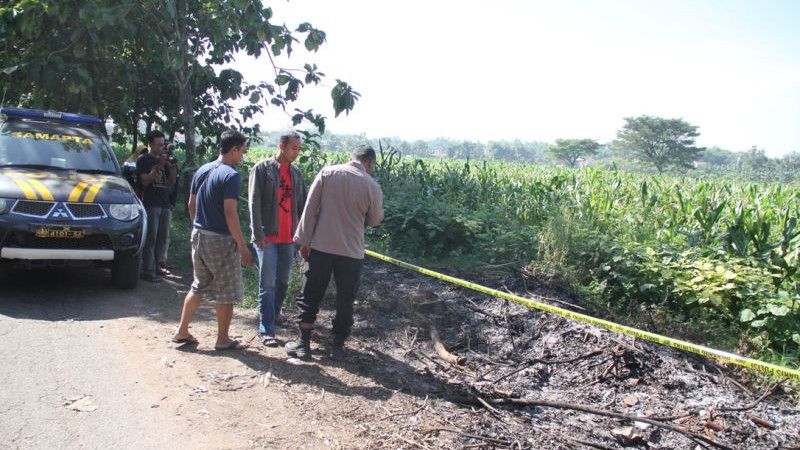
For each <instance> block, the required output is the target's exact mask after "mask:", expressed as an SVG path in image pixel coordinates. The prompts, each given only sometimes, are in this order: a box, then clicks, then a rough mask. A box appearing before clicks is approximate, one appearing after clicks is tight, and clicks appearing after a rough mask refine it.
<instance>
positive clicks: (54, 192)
mask: <svg viewBox="0 0 800 450" xmlns="http://www.w3.org/2000/svg"><path fill="white" fill-rule="evenodd" d="M0 198H20V199H25V200H40V201H60V202H71V203H135V202H136V198H135V196H134V193H133V190H132V189H131V187H130V185H129V184H128V182H127V181H125V179H124V178H121V177H119V176H117V175H107V174H84V173H78V172H76V171H74V170H53V171H49V170H48V171H43V170H39V169H26V168H19V167H0Z"/></svg>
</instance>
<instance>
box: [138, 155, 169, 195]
mask: <svg viewBox="0 0 800 450" xmlns="http://www.w3.org/2000/svg"><path fill="white" fill-rule="evenodd" d="M157 164H158V158H156V157H155V156H151V155H150V154H149V153H145V154H144V155H141V156H139V157H138V158H137V159H136V173H138V174H139V179H140V180H141V177H142V174H145V173H149V172H150V170H152V169H153V167H154V166H156V165H157ZM168 180H169V173H168V172H167V166H166V165H164V166H163V167H161V169H159V170H157V171H156V177H155V178H154V179H153V183H151V184H150V186H146V187H144V195H143V196H142V203H144V206H145V208H150V207H153V206H160V207H163V208H169V207H171V206H172V204H171V203H170V201H169V194H170V191H171V190H172V185H170V184H169V183H168Z"/></svg>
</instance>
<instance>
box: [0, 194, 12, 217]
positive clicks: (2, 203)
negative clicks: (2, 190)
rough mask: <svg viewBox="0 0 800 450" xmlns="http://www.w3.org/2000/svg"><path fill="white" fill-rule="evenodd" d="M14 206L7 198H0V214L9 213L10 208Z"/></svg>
mask: <svg viewBox="0 0 800 450" xmlns="http://www.w3.org/2000/svg"><path fill="white" fill-rule="evenodd" d="M13 204H14V201H13V200H9V199H7V198H0V214H5V213H7V212H9V211H11V206H12V205H13Z"/></svg>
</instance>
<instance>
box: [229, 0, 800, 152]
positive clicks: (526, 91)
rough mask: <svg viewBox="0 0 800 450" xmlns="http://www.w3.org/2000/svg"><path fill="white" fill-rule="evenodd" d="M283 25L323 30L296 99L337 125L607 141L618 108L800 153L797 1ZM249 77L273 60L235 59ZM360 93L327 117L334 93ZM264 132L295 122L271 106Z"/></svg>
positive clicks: (290, 17)
mask: <svg viewBox="0 0 800 450" xmlns="http://www.w3.org/2000/svg"><path fill="white" fill-rule="evenodd" d="M270 6H271V7H272V8H273V10H274V12H275V20H276V22H278V23H286V24H287V25H289V26H290V27H295V26H296V25H297V24H299V23H301V22H304V21H308V22H310V23H312V24H313V25H314V26H316V27H318V28H320V29H322V30H324V31H325V32H326V33H327V38H328V41H327V43H326V44H325V45H324V46H323V47H322V48H321V50H320V51H319V52H318V53H316V54H311V55H308V54H306V53H304V52H303V51H302V48H299V49H298V51H297V52H296V53H295V54H293V55H292V57H291V58H290V59H288V60H280V61H279V63H280V64H281V65H288V66H290V67H302V64H303V63H305V62H308V61H311V62H315V63H317V64H318V65H319V66H320V68H321V70H322V71H323V72H325V73H326V74H327V78H328V81H327V86H326V87H325V88H323V89H317V90H308V92H305V93H302V94H301V99H300V102H299V105H298V106H301V107H303V108H314V110H315V111H317V112H323V113H325V115H326V116H328V117H329V121H328V128H329V130H330V131H332V132H336V133H356V134H357V133H365V134H366V135H367V137H369V138H377V137H383V136H397V137H401V138H404V139H408V140H413V139H431V138H436V137H447V138H452V139H468V140H478V141H487V140H512V139H517V138H518V139H522V140H538V141H548V142H552V141H553V140H555V139H556V138H592V139H597V140H598V141H600V142H608V141H610V140H612V139H613V138H614V136H615V135H616V132H617V130H619V129H620V128H621V127H622V125H623V124H624V120H623V118H624V117H629V116H637V115H641V114H648V115H655V116H661V117H670V118H673V117H679V118H683V119H684V120H686V121H688V122H690V123H691V124H693V125H697V126H699V131H700V134H701V136H700V138H699V140H698V143H699V144H701V145H704V146H713V145H716V146H720V147H722V148H725V149H729V150H733V151H743V150H747V149H748V148H750V147H751V146H753V145H755V146H758V147H759V148H762V149H764V150H766V152H767V154H768V155H770V156H780V155H782V154H785V153H788V152H790V151H800V31H798V30H800V1H770V0H764V1H760V2H758V1H743V0H742V1H700V0H696V1H685V0H673V1H646V0H639V1H633V0H624V1H622V0H620V1H611V0H608V1H588V0H586V1H579V0H564V1H557V2H556V1H511V0H506V1H503V0H498V1H494V2H487V1H471V0H466V1H463V0H462V1H450V0H428V1H422V0H404V1H402V2H384V1H356V0H336V1H330V0H329V1H323V0H291V1H290V2H286V1H277V2H272V3H270ZM236 66H237V67H238V68H240V69H241V70H242V71H243V72H244V73H245V75H246V77H247V78H248V80H250V81H257V80H266V79H268V77H269V74H270V73H271V72H272V68H271V66H270V64H269V61H267V60H263V61H262V60H259V61H252V60H248V59H246V58H240V59H239V60H238V61H237V63H236ZM336 78H341V79H343V80H346V81H348V82H349V83H351V84H352V85H353V86H354V88H355V89H356V90H357V91H359V92H361V94H362V99H361V101H360V102H359V103H358V104H357V106H356V109H355V110H354V111H353V112H352V113H350V114H349V115H348V116H345V115H341V116H340V117H339V118H337V119H333V111H332V106H331V102H330V97H329V92H328V91H329V88H330V87H331V86H332V84H333V83H334V80H335V79H336ZM261 122H262V126H263V127H264V128H265V129H268V130H274V129H285V128H287V127H289V126H290V125H291V124H290V121H289V119H288V117H287V116H286V115H284V114H280V113H278V112H277V111H272V112H270V113H269V114H266V115H265V116H264V117H263V118H261Z"/></svg>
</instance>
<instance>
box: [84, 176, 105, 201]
mask: <svg viewBox="0 0 800 450" xmlns="http://www.w3.org/2000/svg"><path fill="white" fill-rule="evenodd" d="M102 187H103V182H102V181H101V182H99V183H97V184H93V185H92V187H91V188H89V190H88V191H87V192H86V196H85V197H83V202H84V203H92V202H93V201H94V198H95V197H96V196H97V192H98V191H100V188H102Z"/></svg>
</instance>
